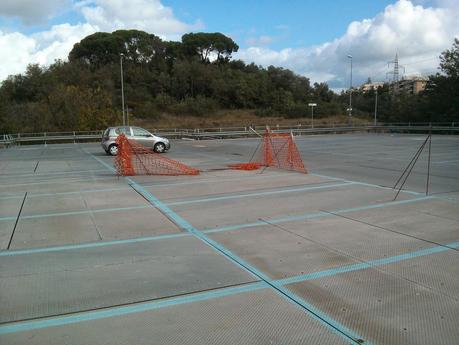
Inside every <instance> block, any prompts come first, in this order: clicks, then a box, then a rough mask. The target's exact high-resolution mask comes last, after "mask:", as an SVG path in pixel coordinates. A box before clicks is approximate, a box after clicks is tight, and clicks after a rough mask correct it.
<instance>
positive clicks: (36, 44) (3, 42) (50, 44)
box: [0, 24, 96, 80]
mask: <svg viewBox="0 0 459 345" xmlns="http://www.w3.org/2000/svg"><path fill="white" fill-rule="evenodd" d="M95 31H96V28H95V27H93V26H91V25H90V24H78V25H70V24H61V25H55V26H53V27H52V28H51V30H49V31H44V32H40V33H37V34H33V35H30V36H26V35H24V34H21V33H19V32H13V33H6V32H2V31H0V60H1V61H2V64H0V80H3V79H5V78H6V77H7V76H8V75H10V74H17V73H22V72H24V70H25V68H26V66H27V65H28V64H30V63H38V64H41V65H49V64H51V63H53V62H54V60H56V59H63V60H65V59H66V58H67V56H68V54H69V52H70V50H71V49H72V47H73V45H74V44H75V43H77V42H79V41H80V40H81V39H82V38H83V37H85V36H87V35H89V34H92V33H94V32H95Z"/></svg>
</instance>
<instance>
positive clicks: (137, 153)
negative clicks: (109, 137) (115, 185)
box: [114, 134, 199, 176]
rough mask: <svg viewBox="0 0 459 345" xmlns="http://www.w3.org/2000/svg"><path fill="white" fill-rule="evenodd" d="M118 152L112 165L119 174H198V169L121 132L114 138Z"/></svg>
mask: <svg viewBox="0 0 459 345" xmlns="http://www.w3.org/2000/svg"><path fill="white" fill-rule="evenodd" d="M116 144H117V145H118V154H117V155H116V157H115V162H114V166H115V169H116V172H117V174H118V175H120V176H135V175H172V176H176V175H198V174H199V170H198V169H195V168H192V167H189V166H188V165H185V164H182V163H180V162H177V161H175V160H173V159H170V158H167V157H165V156H163V155H161V154H159V153H156V152H154V151H153V149H152V148H149V147H146V146H143V145H141V144H139V143H137V142H135V141H133V140H129V139H127V138H126V136H125V135H124V134H121V135H120V136H119V137H118V138H117V139H116Z"/></svg>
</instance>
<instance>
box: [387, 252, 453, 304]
mask: <svg viewBox="0 0 459 345" xmlns="http://www.w3.org/2000/svg"><path fill="white" fill-rule="evenodd" d="M381 269H383V270H384V271H386V272H390V273H391V274H394V275H398V276H400V277H403V278H404V279H408V280H411V281H415V282H417V283H418V284H420V285H423V286H425V287H427V288H429V289H431V290H433V291H435V292H436V293H438V294H444V295H445V296H449V297H452V298H453V299H455V300H456V302H459V289H458V286H459V251H458V250H452V249H451V250H448V251H446V252H443V253H437V254H433V255H427V256H424V257H420V258H417V259H416V260H405V261H402V262H398V263H397V264H394V265H384V266H381Z"/></svg>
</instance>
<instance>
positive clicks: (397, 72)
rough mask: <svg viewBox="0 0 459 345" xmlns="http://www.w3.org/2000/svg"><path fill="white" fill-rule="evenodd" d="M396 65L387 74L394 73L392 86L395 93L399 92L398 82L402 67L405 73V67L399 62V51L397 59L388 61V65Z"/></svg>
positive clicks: (396, 54) (396, 55)
mask: <svg viewBox="0 0 459 345" xmlns="http://www.w3.org/2000/svg"><path fill="white" fill-rule="evenodd" d="M391 64H393V65H394V70H393V71H392V72H387V73H386V75H388V74H389V75H392V88H393V91H394V93H398V82H399V80H400V69H403V73H405V67H403V66H402V65H400V64H399V63H398V53H395V59H394V60H393V61H389V62H388V63H387V67H390V65H391Z"/></svg>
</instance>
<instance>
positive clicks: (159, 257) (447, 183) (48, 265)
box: [0, 134, 459, 345]
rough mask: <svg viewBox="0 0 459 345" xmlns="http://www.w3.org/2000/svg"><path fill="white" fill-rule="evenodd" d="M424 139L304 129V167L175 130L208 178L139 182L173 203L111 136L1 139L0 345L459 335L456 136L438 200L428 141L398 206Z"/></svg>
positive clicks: (442, 164) (445, 149)
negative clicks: (67, 140) (125, 159)
mask: <svg viewBox="0 0 459 345" xmlns="http://www.w3.org/2000/svg"><path fill="white" fill-rule="evenodd" d="M424 139H425V136H424V135H374V134H352V135H323V136H322V135H320V136H305V137H297V138H296V143H297V145H298V148H299V150H300V152H301V154H302V157H303V159H304V162H305V165H306V167H307V168H308V170H309V171H310V174H308V175H302V174H298V173H292V172H287V171H282V170H276V169H267V170H264V171H260V170H259V171H249V172H247V171H232V170H225V167H226V166H227V164H230V163H237V162H247V161H248V160H249V159H250V157H251V155H252V153H253V150H254V149H255V148H256V146H257V144H258V140H257V139H238V140H213V141H205V140H203V141H196V142H195V141H174V142H173V143H172V149H171V151H170V152H168V153H167V154H166V156H167V157H170V158H173V159H178V160H180V161H181V162H183V163H185V164H189V165H192V166H194V167H197V168H199V169H201V171H202V172H201V174H200V175H199V176H136V177H133V178H132V180H131V181H136V182H137V183H138V184H140V185H141V186H142V187H143V188H144V189H145V190H147V191H148V192H149V193H151V194H152V195H153V196H154V197H156V198H158V199H159V200H160V201H161V202H162V203H163V204H164V205H169V207H170V208H171V209H172V212H173V216H172V217H171V216H170V215H167V214H164V209H163V210H158V209H156V208H154V207H153V206H152V205H151V204H150V203H149V202H148V201H147V200H146V199H145V198H144V197H142V196H141V195H139V194H138V193H137V192H135V191H134V190H133V188H132V187H131V186H129V183H131V182H129V181H126V180H125V179H123V178H118V177H116V176H115V175H114V173H113V172H112V171H110V170H109V169H107V167H106V166H104V164H106V165H108V166H111V165H112V163H113V158H112V157H109V156H107V155H105V153H104V152H103V151H102V150H101V148H100V146H99V145H98V144H76V145H74V144H62V145H48V146H46V147H45V146H39V145H36V146H24V147H13V148H10V149H5V150H1V151H0V245H1V246H2V247H1V251H0V300H1V302H2V309H1V311H0V343H2V344H3V343H5V344H24V343H28V344H69V345H74V344H75V345H76V344H91V345H99V344H101V345H102V344H120V345H121V344H123V345H125V344H175V343H180V344H184V343H187V344H214V343H222V344H268V343H273V344H319V343H320V344H342V343H343V344H344V343H354V344H358V343H363V344H397V345H399V344H437V343H441V344H455V343H457V339H458V338H459V334H458V331H457V330H458V327H457V320H458V319H459V305H458V304H459V302H458V300H459V295H458V293H457V291H459V281H458V278H457V277H458V273H459V272H458V267H459V265H458V260H459V256H458V255H459V254H458V248H459V138H458V137H453V136H433V140H432V156H431V162H432V166H431V180H430V186H429V197H428V198H424V197H425V190H426V178H427V175H426V173H427V169H426V167H427V165H426V164H427V157H426V154H425V153H423V155H422V156H421V157H420V159H419V161H418V163H417V165H416V167H415V168H414V170H413V173H412V175H411V176H410V178H409V179H408V181H407V183H406V185H405V189H406V191H403V192H402V193H401V194H400V196H399V198H398V199H397V201H398V202H397V203H393V202H392V199H393V198H394V196H395V192H394V191H393V190H392V189H391V188H390V187H392V185H393V184H394V183H395V181H396V180H397V178H398V176H399V175H400V174H401V173H402V171H403V169H404V168H405V166H406V165H407V164H408V162H409V161H410V159H411V157H412V156H413V155H414V153H415V152H416V150H417V149H418V147H419V146H420V145H421V143H422V141H423V140H424ZM102 163H104V164H102ZM128 182H129V183H128ZM386 187H389V188H386ZM25 193H27V197H26V198H25V201H24V206H23V208H22V211H20V209H21V204H22V201H23V199H24V195H25ZM423 198H424V199H423ZM180 219H183V220H184V221H185V222H189V223H191V224H192V226H194V227H195V229H193V231H210V232H206V233H207V234H208V236H209V237H210V239H211V240H212V241H214V242H212V245H214V246H216V247H217V249H215V248H212V247H211V246H209V245H208V244H206V243H204V242H203V241H202V240H199V239H198V238H197V237H196V236H193V235H192V234H191V233H187V232H186V231H184V229H181V227H182V228H183V223H180V221H179V220H180ZM16 220H17V222H16ZM174 222H175V223H174ZM179 223H180V224H179ZM201 239H202V238H201ZM10 241H11V246H10V249H7V246H8V243H10ZM228 256H231V258H228ZM234 258H238V260H242V261H240V262H243V264H244V265H250V266H251V267H252V268H251V269H254V270H256V271H257V272H259V273H257V274H259V275H260V274H261V275H262V276H266V277H267V278H266V279H268V280H270V279H284V278H287V279H289V280H286V281H281V283H282V282H284V283H283V284H286V283H285V282H292V281H295V282H296V283H294V284H292V283H288V284H289V285H287V287H288V288H289V290H290V291H291V293H292V294H290V293H287V295H286V294H285V293H280V292H276V291H275V290H274V289H273V288H272V287H269V285H267V284H266V285H263V288H262V289H259V288H257V291H252V288H251V287H250V284H253V283H252V282H254V281H258V280H259V278H257V277H256V276H254V275H253V274H250V273H248V272H247V271H246V270H245V269H244V268H243V267H241V266H240V265H239V264H236V263H235V262H234ZM348 267H351V269H348ZM349 270H350V271H349ZM276 284H277V283H276ZM247 286H248V288H247V289H245V290H244V288H245V287H247ZM227 288H228V289H233V288H235V289H239V288H241V289H243V291H242V290H241V291H242V292H241V291H239V290H237V291H238V292H231V293H230V292H228V294H227V293H226V292H225V291H226V290H225V289H227ZM229 291H233V290H229ZM202 298H203V299H204V300H202ZM295 303H296V304H295ZM300 305H302V306H300ZM123 308H128V309H129V308H130V309H129V310H131V311H130V312H129V313H124V312H123V310H125V309H123ZM315 312H316V313H318V314H320V315H321V319H318V318H317V317H316V316H315V315H314V313H315ZM101 315H102V316H101ZM62 320H64V321H65V322H64V321H62ZM84 320H86V321H84ZM330 325H333V326H330ZM350 335H351V337H354V336H355V338H354V340H352V339H351V338H350V337H349V336H350Z"/></svg>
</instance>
